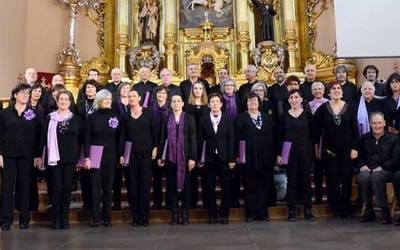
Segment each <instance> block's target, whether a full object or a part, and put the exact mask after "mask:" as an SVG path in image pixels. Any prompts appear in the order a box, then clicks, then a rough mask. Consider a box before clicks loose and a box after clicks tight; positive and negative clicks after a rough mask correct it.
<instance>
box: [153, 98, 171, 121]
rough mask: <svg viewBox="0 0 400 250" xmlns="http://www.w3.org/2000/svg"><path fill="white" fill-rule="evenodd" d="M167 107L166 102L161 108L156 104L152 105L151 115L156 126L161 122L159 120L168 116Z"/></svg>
mask: <svg viewBox="0 0 400 250" xmlns="http://www.w3.org/2000/svg"><path fill="white" fill-rule="evenodd" d="M168 107H169V104H168V101H167V102H165V103H164V105H163V106H162V107H160V106H159V105H158V103H157V102H154V103H153V113H154V117H155V119H156V123H157V124H159V123H160V122H161V119H162V118H163V117H167V116H168V113H169V112H168V111H169V110H168Z"/></svg>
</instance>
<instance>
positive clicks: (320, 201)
mask: <svg viewBox="0 0 400 250" xmlns="http://www.w3.org/2000/svg"><path fill="white" fill-rule="evenodd" d="M315 204H318V205H320V204H322V195H319V194H318V195H315Z"/></svg>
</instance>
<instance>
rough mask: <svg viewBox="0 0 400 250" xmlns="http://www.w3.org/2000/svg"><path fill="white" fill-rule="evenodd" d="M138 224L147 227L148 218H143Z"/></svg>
mask: <svg viewBox="0 0 400 250" xmlns="http://www.w3.org/2000/svg"><path fill="white" fill-rule="evenodd" d="M140 224H141V225H142V226H144V227H148V226H149V220H148V219H143V220H142V221H141V223H140Z"/></svg>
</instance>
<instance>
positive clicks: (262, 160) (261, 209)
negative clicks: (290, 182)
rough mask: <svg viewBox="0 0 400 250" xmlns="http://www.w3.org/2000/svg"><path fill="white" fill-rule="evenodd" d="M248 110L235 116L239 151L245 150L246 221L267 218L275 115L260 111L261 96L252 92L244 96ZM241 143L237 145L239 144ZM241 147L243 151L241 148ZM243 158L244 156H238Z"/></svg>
mask: <svg viewBox="0 0 400 250" xmlns="http://www.w3.org/2000/svg"><path fill="white" fill-rule="evenodd" d="M245 101H246V103H247V109H248V111H247V112H244V113H241V114H239V115H238V117H237V119H236V126H235V139H236V140H237V143H235V145H236V146H237V151H236V152H238V154H236V155H239V156H240V155H241V153H242V155H243V154H244V156H245V157H244V158H245V164H246V165H245V167H244V169H245V174H244V191H245V213H246V220H247V221H248V222H251V221H254V220H263V221H265V220H269V215H268V209H267V201H268V197H269V192H270V190H269V187H270V186H271V184H270V183H273V181H274V180H273V167H274V163H275V160H276V148H275V146H276V144H275V127H276V126H275V122H274V119H273V118H272V117H271V116H270V115H268V114H263V113H261V112H260V111H259V107H260V105H261V100H260V98H259V97H258V95H256V94H255V93H249V95H248V96H247V97H246V98H245ZM241 144H242V145H243V144H244V148H241V149H240V146H239V145H241ZM241 151H242V152H241ZM239 158H243V157H239Z"/></svg>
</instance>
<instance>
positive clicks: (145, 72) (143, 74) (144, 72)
mask: <svg viewBox="0 0 400 250" xmlns="http://www.w3.org/2000/svg"><path fill="white" fill-rule="evenodd" d="M139 75H140V80H142V81H144V82H147V81H148V80H149V79H150V69H149V68H147V67H141V68H140V69H139Z"/></svg>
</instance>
